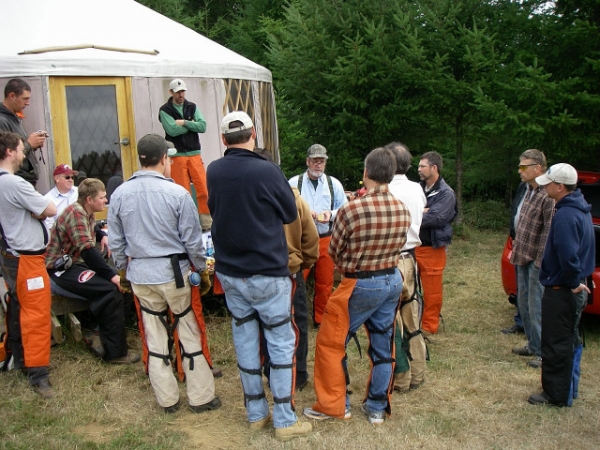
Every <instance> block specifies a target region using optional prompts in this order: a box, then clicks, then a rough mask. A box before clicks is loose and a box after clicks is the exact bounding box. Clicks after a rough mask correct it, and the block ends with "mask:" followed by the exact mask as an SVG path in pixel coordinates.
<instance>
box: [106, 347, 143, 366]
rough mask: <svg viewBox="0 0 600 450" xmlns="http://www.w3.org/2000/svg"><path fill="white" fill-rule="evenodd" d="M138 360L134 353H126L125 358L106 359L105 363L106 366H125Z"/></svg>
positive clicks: (138, 356) (137, 355) (136, 354)
mask: <svg viewBox="0 0 600 450" xmlns="http://www.w3.org/2000/svg"><path fill="white" fill-rule="evenodd" d="M139 360H140V355H139V354H138V353H135V352H131V351H129V350H128V351H127V354H126V355H125V356H119V357H118V358H113V359H108V360H107V361H106V362H107V363H108V364H116V365H125V364H135V363H136V362H138V361H139Z"/></svg>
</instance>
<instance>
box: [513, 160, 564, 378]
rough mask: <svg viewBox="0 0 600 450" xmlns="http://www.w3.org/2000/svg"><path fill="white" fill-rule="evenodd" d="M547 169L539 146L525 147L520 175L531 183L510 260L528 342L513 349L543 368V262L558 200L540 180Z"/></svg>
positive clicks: (519, 208)
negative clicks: (541, 276) (513, 267)
mask: <svg viewBox="0 0 600 450" xmlns="http://www.w3.org/2000/svg"><path fill="white" fill-rule="evenodd" d="M545 171H546V156H544V154H543V153H542V152H541V151H539V150H536V149H529V150H525V151H524V152H523V153H522V154H521V156H520V157H519V175H520V176H521V181H523V182H525V183H527V192H526V193H525V195H524V197H523V200H522V202H521V204H520V206H519V207H518V210H517V214H516V215H515V222H516V223H515V230H516V231H515V238H514V240H513V250H512V254H511V257H510V262H511V263H512V264H513V265H514V266H515V269H516V271H517V295H518V298H517V307H518V308H519V315H520V316H521V319H522V321H523V328H524V330H525V336H526V337H527V344H526V345H525V346H523V347H515V348H513V350H512V352H513V353H515V354H517V355H521V356H534V357H535V359H533V360H531V361H528V362H527V365H528V366H529V367H533V368H539V367H540V366H541V364H542V351H541V348H540V345H541V339H542V293H543V292H542V289H543V288H542V285H541V283H540V264H541V263H542V255H543V253H544V247H545V246H546V238H547V237H548V232H549V231H550V222H551V221H552V214H553V212H554V200H552V199H551V198H550V197H548V194H547V193H546V189H544V187H543V186H539V185H538V184H537V183H536V181H535V180H536V177H539V176H540V175H542V174H543V173H544V172H545Z"/></svg>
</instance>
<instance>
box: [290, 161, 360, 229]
mask: <svg viewBox="0 0 600 450" xmlns="http://www.w3.org/2000/svg"><path fill="white" fill-rule="evenodd" d="M302 177H303V179H302V191H301V192H300V195H301V196H302V198H303V199H304V200H306V203H308V206H309V207H310V210H311V211H315V212H316V213H317V214H320V213H322V212H323V211H331V222H333V219H335V216H336V215H337V212H338V209H339V208H340V207H341V206H342V205H343V204H344V203H346V202H347V201H348V199H347V198H346V194H345V193H344V188H343V186H342V183H340V182H339V181H338V180H336V179H335V178H333V177H331V184H332V185H333V209H332V208H331V191H330V190H329V185H328V184H327V176H326V175H325V174H323V175H321V176H320V177H319V178H318V179H317V181H318V184H317V188H316V189H315V187H314V186H313V184H312V182H311V180H310V178H308V174H307V173H306V172H304V173H303V174H302ZM298 178H299V175H296V176H295V177H292V178H290V181H289V183H290V186H292V187H295V188H297V187H298ZM315 225H317V231H318V232H319V234H320V235H321V234H325V233H328V232H329V224H328V223H321V222H317V221H316V220H315Z"/></svg>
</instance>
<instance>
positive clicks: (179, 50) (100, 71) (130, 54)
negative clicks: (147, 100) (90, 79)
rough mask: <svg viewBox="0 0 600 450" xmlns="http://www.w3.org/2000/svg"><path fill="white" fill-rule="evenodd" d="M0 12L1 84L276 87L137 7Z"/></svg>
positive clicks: (66, 2) (6, 5)
mask: <svg viewBox="0 0 600 450" xmlns="http://www.w3.org/2000/svg"><path fill="white" fill-rule="evenodd" d="M2 4H3V7H2V8H1V9H2V30H1V33H2V39H0V78H7V77H27V76H40V75H57V76H132V77H182V78H185V77H203V78H233V79H243V80H257V81H266V82H271V81H272V78H271V72H270V71H269V70H268V69H266V68H264V67H262V66H260V65H258V64H256V63H254V62H252V61H250V60H249V59H247V58H244V57H243V56H240V55H238V54H237V53H235V52H233V51H231V50H229V49H227V48H225V47H223V46H222V45H220V44H217V43H216V42H213V41H211V40H210V39H208V38H206V37H205V36H202V35H201V34H198V33H196V32H195V31H193V30H191V29H189V28H187V27H185V26H183V25H181V24H179V23H177V22H174V21H173V20H171V19H168V18H167V17H165V16H163V15H161V14H159V13H157V12H155V11H153V10H151V9H149V8H147V7H145V6H143V5H141V4H139V3H136V2H135V1H133V0H100V1H97V0H96V1H93V0H20V1H18V2H9V1H8V0H7V1H2ZM46 49H49V51H43V52H39V51H40V50H46ZM30 52H36V53H30Z"/></svg>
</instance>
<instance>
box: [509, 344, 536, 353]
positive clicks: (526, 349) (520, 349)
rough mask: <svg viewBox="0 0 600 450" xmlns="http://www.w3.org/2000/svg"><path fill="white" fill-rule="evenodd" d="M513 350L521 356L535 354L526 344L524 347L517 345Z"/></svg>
mask: <svg viewBox="0 0 600 450" xmlns="http://www.w3.org/2000/svg"><path fill="white" fill-rule="evenodd" d="M512 352H513V353H514V354H515V355H519V356H535V355H534V354H533V352H532V351H531V350H529V347H528V346H527V345H524V346H523V347H515V348H513V349H512Z"/></svg>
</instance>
